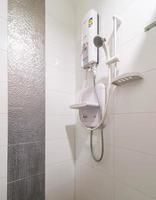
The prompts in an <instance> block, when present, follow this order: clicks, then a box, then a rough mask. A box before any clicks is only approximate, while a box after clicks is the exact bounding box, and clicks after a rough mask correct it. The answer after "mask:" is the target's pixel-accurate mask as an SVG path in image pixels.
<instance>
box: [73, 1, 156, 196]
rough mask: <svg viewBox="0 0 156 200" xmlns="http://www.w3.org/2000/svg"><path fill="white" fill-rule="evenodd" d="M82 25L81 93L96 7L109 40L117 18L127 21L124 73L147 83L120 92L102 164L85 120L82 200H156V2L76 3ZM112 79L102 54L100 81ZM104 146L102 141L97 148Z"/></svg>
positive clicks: (121, 35)
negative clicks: (88, 20)
mask: <svg viewBox="0 0 156 200" xmlns="http://www.w3.org/2000/svg"><path fill="white" fill-rule="evenodd" d="M75 6H76V23H77V24H76V25H77V31H76V33H77V36H76V43H77V53H76V55H77V58H76V60H77V64H76V88H77V91H78V90H79V89H80V88H81V86H82V82H83V79H84V78H83V77H84V72H83V70H82V69H81V68H80V56H79V55H80V48H79V46H80V23H81V20H82V18H83V16H84V14H85V13H86V12H87V11H88V10H89V9H91V8H94V9H95V10H97V11H98V12H99V14H100V33H101V35H102V36H103V37H106V38H107V39H108V38H109V36H110V34H111V31H112V16H113V15H114V14H116V15H118V16H119V17H121V19H122V21H123V24H122V27H121V28H120V30H119V32H118V54H119V56H120V60H121V61H120V63H119V65H118V70H119V73H120V74H122V73H127V72H134V71H138V72H141V73H143V75H144V80H142V81H140V82H135V83H131V84H129V85H125V86H123V87H120V88H116V90H115V93H114V96H113V99H114V101H111V103H110V106H109V115H108V119H107V127H106V128H105V130H104V137H105V141H104V142H105V156H104V160H103V161H102V162H101V163H99V164H97V163H95V162H94V161H93V159H92V157H91V153H90V148H89V133H87V132H86V131H84V129H83V128H82V127H81V125H80V123H79V120H77V127H76V147H77V148H76V200H95V199H97V200H103V199H106V200H125V199H126V200H132V199H133V200H139V199H141V200H152V199H156V190H155V188H156V173H155V169H156V134H155V130H156V123H155V121H156V106H155V102H156V90H155V85H156V78H155V77H156V56H155V52H156V29H155V28H154V29H152V30H150V31H149V32H144V27H145V26H146V25H147V24H148V23H149V22H151V21H152V20H153V19H156V1H155V0H151V1H141V0H120V1H118V0H99V1H96V0H80V1H78V2H76V1H75ZM106 78H107V68H106V65H105V58H104V53H103V52H102V51H100V65H99V68H98V72H97V80H98V81H99V82H101V81H103V80H105V79H106ZM98 142H99V138H98V136H97V137H96V144H97V145H95V148H97V146H98Z"/></svg>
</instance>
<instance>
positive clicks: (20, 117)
mask: <svg viewBox="0 0 156 200" xmlns="http://www.w3.org/2000/svg"><path fill="white" fill-rule="evenodd" d="M7 57H8V172H7V180H8V188H7V199H8V200H33V199H34V200H35V199H37V200H44V199H45V1H44V0H33V1H27V0H23V1H16V0H9V1H8V56H7Z"/></svg>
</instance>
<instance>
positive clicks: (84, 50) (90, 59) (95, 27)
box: [81, 10, 99, 69]
mask: <svg viewBox="0 0 156 200" xmlns="http://www.w3.org/2000/svg"><path fill="white" fill-rule="evenodd" d="M98 34H99V16H98V13H97V12H96V11H95V10H90V11H89V12H88V13H87V14H86V16H85V18H84V20H83V22H82V39H81V66H82V67H83V68H85V69H86V68H89V67H91V66H92V65H94V64H98V61H99V52H98V48H96V47H95V45H94V43H93V40H94V37H95V36H96V35H98Z"/></svg>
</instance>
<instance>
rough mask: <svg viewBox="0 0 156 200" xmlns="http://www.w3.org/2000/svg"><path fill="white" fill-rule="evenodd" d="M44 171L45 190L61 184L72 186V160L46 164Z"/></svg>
mask: <svg viewBox="0 0 156 200" xmlns="http://www.w3.org/2000/svg"><path fill="white" fill-rule="evenodd" d="M46 172H47V173H46V188H47V190H50V189H52V190H54V189H55V188H58V187H59V186H60V187H61V186H63V185H69V186H71V187H73V185H72V183H73V182H74V163H73V162H72V161H70V160H69V161H65V162H63V163H59V164H54V165H47V166H46ZM54 180H55V181H54Z"/></svg>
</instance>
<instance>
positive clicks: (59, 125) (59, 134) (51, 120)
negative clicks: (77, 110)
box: [46, 115, 75, 140]
mask: <svg viewBox="0 0 156 200" xmlns="http://www.w3.org/2000/svg"><path fill="white" fill-rule="evenodd" d="M74 130H75V116H50V115H49V116H47V117H46V140H56V139H72V138H73V139H74V137H75V134H74Z"/></svg>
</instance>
